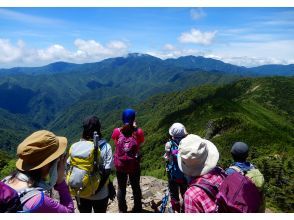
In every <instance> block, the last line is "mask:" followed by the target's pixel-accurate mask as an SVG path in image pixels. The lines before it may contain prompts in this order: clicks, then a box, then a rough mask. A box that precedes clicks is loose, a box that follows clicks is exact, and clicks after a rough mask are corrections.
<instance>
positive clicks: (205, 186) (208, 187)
mask: <svg viewBox="0 0 294 220" xmlns="http://www.w3.org/2000/svg"><path fill="white" fill-rule="evenodd" d="M192 186H196V187H199V188H200V189H202V190H203V191H204V192H205V193H206V194H207V195H208V196H209V197H210V198H211V199H212V200H215V198H216V194H217V193H218V188H217V186H215V185H212V184H211V183H210V182H209V181H207V180H205V179H203V178H201V179H200V180H199V181H197V182H196V183H195V184H192Z"/></svg>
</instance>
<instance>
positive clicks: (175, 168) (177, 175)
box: [166, 140, 186, 183]
mask: <svg viewBox="0 0 294 220" xmlns="http://www.w3.org/2000/svg"><path fill="white" fill-rule="evenodd" d="M170 143H171V148H170V156H171V157H172V159H171V160H169V162H168V163H167V165H166V168H167V171H168V172H169V175H170V177H171V179H172V180H174V181H175V182H176V183H185V182H186V178H185V175H184V174H183V172H182V171H181V170H180V168H179V165H178V159H177V157H178V149H179V146H178V145H177V143H176V142H175V141H173V140H170Z"/></svg>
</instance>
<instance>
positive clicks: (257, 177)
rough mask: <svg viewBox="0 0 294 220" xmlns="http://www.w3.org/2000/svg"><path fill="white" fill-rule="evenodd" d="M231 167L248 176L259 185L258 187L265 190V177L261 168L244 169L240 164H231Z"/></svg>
mask: <svg viewBox="0 0 294 220" xmlns="http://www.w3.org/2000/svg"><path fill="white" fill-rule="evenodd" d="M230 168H232V169H234V170H236V171H237V172H239V173H241V174H243V175H245V176H247V177H248V178H249V179H250V180H251V181H252V182H253V183H254V184H255V186H256V187H257V189H258V190H259V191H260V192H261V191H263V188H264V177H263V175H262V173H261V172H260V171H259V169H256V168H255V167H253V168H252V169H250V170H248V171H243V170H242V169H241V168H240V167H238V166H230Z"/></svg>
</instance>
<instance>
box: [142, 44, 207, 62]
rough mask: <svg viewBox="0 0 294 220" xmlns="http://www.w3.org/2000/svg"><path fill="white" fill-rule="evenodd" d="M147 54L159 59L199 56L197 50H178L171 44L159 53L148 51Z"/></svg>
mask: <svg viewBox="0 0 294 220" xmlns="http://www.w3.org/2000/svg"><path fill="white" fill-rule="evenodd" d="M147 53H148V54H150V55H152V56H156V57H159V58H161V59H168V58H177V57H181V56H188V55H195V56H201V55H202V53H200V52H199V51H198V50H195V49H179V48H177V47H175V46H174V45H172V44H166V45H164V47H163V50H161V51H149V52H147Z"/></svg>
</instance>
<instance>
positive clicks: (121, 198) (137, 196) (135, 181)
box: [116, 169, 142, 212]
mask: <svg viewBox="0 0 294 220" xmlns="http://www.w3.org/2000/svg"><path fill="white" fill-rule="evenodd" d="M140 174H141V170H140V169H138V171H136V172H135V173H132V174H128V173H124V172H119V171H116V177H117V184H118V191H117V200H118V209H119V212H127V209H128V207H127V203H126V188H127V180H128V177H129V180H130V184H131V186H132V190H133V197H134V207H133V212H141V211H142V201H141V199H142V192H141V188H140Z"/></svg>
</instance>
